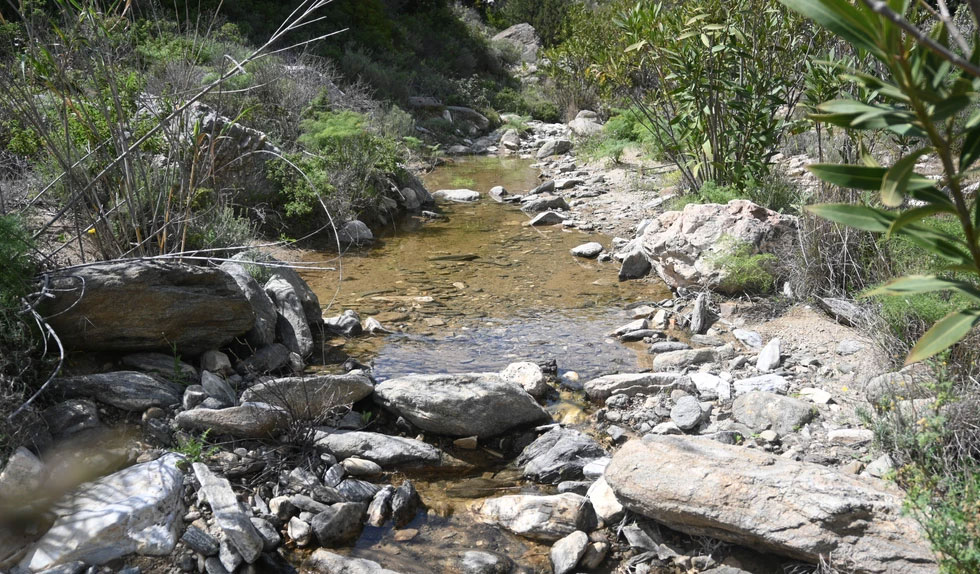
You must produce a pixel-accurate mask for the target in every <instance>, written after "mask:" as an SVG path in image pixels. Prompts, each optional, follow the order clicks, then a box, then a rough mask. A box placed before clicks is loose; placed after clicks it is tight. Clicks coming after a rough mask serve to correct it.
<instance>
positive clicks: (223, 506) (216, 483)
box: [193, 462, 265, 564]
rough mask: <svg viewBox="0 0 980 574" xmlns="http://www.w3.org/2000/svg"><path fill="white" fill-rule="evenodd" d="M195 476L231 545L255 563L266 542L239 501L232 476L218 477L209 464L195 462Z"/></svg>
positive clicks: (201, 492)
mask: <svg viewBox="0 0 980 574" xmlns="http://www.w3.org/2000/svg"><path fill="white" fill-rule="evenodd" d="M193 468H194V476H195V477H197V481H198V483H200V485H201V488H200V490H199V495H200V496H201V497H202V498H203V500H206V501H207V503H208V505H210V506H211V512H212V514H214V519H215V521H216V522H217V523H218V527H219V528H221V531H222V532H223V533H224V535H225V538H226V539H227V540H228V542H229V543H230V544H231V546H232V547H233V548H234V549H235V550H236V551H237V552H238V553H239V554H240V555H241V557H242V558H244V559H245V561H246V562H248V563H249V564H251V563H252V562H255V561H256V560H257V559H258V557H259V555H260V554H262V549H263V547H264V544H265V543H264V541H263V540H262V536H261V535H260V534H259V531H258V530H257V529H256V528H255V526H254V525H253V524H252V521H251V520H250V518H251V517H250V515H249V512H248V511H247V510H246V509H245V507H244V506H243V505H242V504H241V503H240V502H238V498H237V497H236V496H235V492H234V491H233V490H232V489H231V484H230V483H229V482H228V479H226V478H222V477H220V476H217V475H216V474H214V473H213V472H211V469H209V468H208V467H207V465H205V464H203V463H200V462H195V463H194V464H193Z"/></svg>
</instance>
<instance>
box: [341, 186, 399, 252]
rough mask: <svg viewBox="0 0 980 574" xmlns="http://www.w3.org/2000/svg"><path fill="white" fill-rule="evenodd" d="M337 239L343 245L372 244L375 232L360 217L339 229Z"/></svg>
mask: <svg viewBox="0 0 980 574" xmlns="http://www.w3.org/2000/svg"><path fill="white" fill-rule="evenodd" d="M413 193H414V191H413ZM413 197H414V196H413ZM416 203H417V200H416ZM337 241H339V242H340V245H342V246H349V245H370V244H371V243H374V234H373V233H371V230H370V229H369V228H368V226H367V224H366V223H364V222H363V221H361V220H359V219H352V220H351V221H348V222H347V223H344V224H343V225H341V226H340V229H338V230H337Z"/></svg>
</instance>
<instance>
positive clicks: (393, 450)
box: [314, 430, 456, 467]
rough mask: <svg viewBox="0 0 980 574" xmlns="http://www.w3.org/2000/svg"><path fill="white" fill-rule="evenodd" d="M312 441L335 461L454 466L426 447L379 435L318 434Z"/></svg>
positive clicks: (335, 432) (388, 465)
mask: <svg viewBox="0 0 980 574" xmlns="http://www.w3.org/2000/svg"><path fill="white" fill-rule="evenodd" d="M314 441H315V443H316V445H317V446H318V447H321V448H325V449H327V450H329V451H330V452H332V453H333V454H334V455H335V456H336V457H337V458H348V457H352V456H356V457H360V458H364V459H367V460H370V461H372V462H376V463H378V464H380V465H381V466H382V467H393V466H394V467H422V466H442V465H450V466H452V465H454V463H455V462H456V461H454V460H453V459H452V458H451V457H449V456H448V455H446V454H444V453H443V452H442V451H441V450H439V449H437V448H436V447H434V446H432V445H430V444H428V443H424V442H422V441H420V440H415V439H412V438H404V437H399V436H389V435H384V434H380V433H373V432H364V431H333V432H329V431H324V430H320V431H317V432H316V434H315V435H314Z"/></svg>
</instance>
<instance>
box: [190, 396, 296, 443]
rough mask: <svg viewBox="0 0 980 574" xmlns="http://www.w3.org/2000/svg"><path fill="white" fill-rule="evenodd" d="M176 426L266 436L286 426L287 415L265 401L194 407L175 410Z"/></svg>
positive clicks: (221, 433) (231, 433)
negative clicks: (231, 405) (211, 407)
mask: <svg viewBox="0 0 980 574" xmlns="http://www.w3.org/2000/svg"><path fill="white" fill-rule="evenodd" d="M174 422H176V423H177V426H178V427H180V428H182V429H185V430H196V431H201V432H204V431H206V430H208V429H210V430H211V431H212V432H214V433H215V434H217V435H229V436H233V437H238V438H269V437H271V436H273V435H275V434H276V432H278V431H280V430H281V429H283V428H284V427H285V425H286V424H288V422H289V418H288V416H287V414H286V413H284V412H283V411H282V410H280V409H277V408H275V407H273V406H270V405H267V404H265V403H242V404H241V405H239V406H237V407H231V408H227V409H205V408H197V409H194V410H190V411H184V412H181V413H178V414H177V416H176V417H174Z"/></svg>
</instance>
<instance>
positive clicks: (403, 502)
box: [391, 480, 422, 528]
mask: <svg viewBox="0 0 980 574" xmlns="http://www.w3.org/2000/svg"><path fill="white" fill-rule="evenodd" d="M421 508H422V498H421V497H420V496H419V493H418V491H416V490H415V485H414V484H412V481H411V480H405V481H403V482H402V483H401V486H399V487H398V488H397V489H396V490H395V493H394V494H393V495H392V497H391V520H392V522H393V523H394V524H395V528H404V527H405V526H408V523H410V522H411V521H412V520H414V519H415V515H416V514H418V513H419V510H420V509H421Z"/></svg>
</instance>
